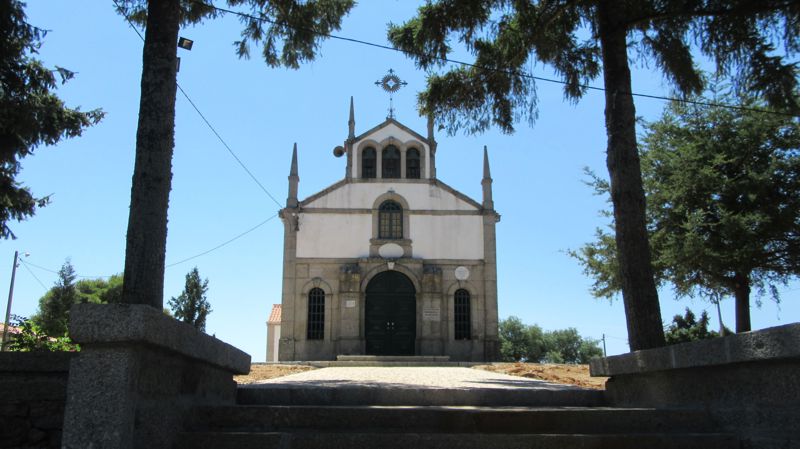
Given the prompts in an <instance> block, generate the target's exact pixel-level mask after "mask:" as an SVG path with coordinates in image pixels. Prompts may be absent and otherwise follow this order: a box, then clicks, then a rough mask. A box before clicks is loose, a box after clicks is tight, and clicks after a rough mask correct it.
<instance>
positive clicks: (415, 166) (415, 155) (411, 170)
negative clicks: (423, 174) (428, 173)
mask: <svg viewBox="0 0 800 449" xmlns="http://www.w3.org/2000/svg"><path fill="white" fill-rule="evenodd" d="M419 177H420V170H419V150H417V149H416V148H411V149H409V150H408V151H407V152H406V178H408V179H419Z"/></svg>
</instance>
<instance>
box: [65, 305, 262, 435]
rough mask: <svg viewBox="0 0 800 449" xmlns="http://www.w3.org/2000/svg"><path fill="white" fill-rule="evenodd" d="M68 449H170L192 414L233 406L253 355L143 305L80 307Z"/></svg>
mask: <svg viewBox="0 0 800 449" xmlns="http://www.w3.org/2000/svg"><path fill="white" fill-rule="evenodd" d="M70 336H71V338H72V339H73V340H74V341H76V342H77V343H79V344H80V345H81V352H80V355H79V356H77V357H75V358H73V360H72V362H71V365H70V375H69V382H68V386H67V404H66V410H65V417H64V434H63V446H62V447H63V448H66V449H79V448H80V449H85V448H104V449H123V448H124V449H132V448H156V449H160V448H163V449H168V448H171V447H172V445H173V442H174V440H175V437H176V436H177V435H178V433H179V432H181V431H182V430H183V423H184V418H185V415H186V413H187V411H188V410H189V409H190V408H191V407H193V406H197V405H223V404H233V403H234V402H235V399H236V383H235V382H234V381H233V374H245V373H247V372H249V370H250V356H249V355H248V354H245V353H244V352H242V351H240V350H238V349H236V348H234V347H233V346H231V345H228V344H226V343H223V342H221V341H219V340H217V339H216V338H214V337H211V336H209V335H206V334H204V333H202V332H199V331H197V330H196V329H195V328H194V327H192V326H191V325H188V324H186V323H182V322H179V321H177V320H175V319H173V318H171V317H169V316H166V315H164V313H163V312H162V311H161V310H156V309H154V308H152V307H149V306H145V305H139V304H113V305H111V304H80V305H76V306H74V307H73V308H72V310H71V312H70Z"/></svg>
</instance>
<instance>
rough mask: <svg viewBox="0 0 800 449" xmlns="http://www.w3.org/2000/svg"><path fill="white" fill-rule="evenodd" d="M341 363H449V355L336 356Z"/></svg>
mask: <svg viewBox="0 0 800 449" xmlns="http://www.w3.org/2000/svg"><path fill="white" fill-rule="evenodd" d="M336 360H338V361H341V362H449V361H450V356H449V355H337V356H336Z"/></svg>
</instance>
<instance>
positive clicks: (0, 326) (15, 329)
mask: <svg viewBox="0 0 800 449" xmlns="http://www.w3.org/2000/svg"><path fill="white" fill-rule="evenodd" d="M278 317H279V318H280V314H278ZM5 331H6V325H5V323H0V335H3V333H4V332H5ZM8 331H9V333H10V334H18V333H20V332H21V331H20V328H18V327H17V326H14V325H11V326H8Z"/></svg>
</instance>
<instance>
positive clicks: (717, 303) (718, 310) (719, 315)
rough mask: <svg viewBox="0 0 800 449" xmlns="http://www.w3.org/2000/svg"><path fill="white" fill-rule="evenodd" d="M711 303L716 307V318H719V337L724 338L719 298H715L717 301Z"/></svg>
mask: <svg viewBox="0 0 800 449" xmlns="http://www.w3.org/2000/svg"><path fill="white" fill-rule="evenodd" d="M713 302H714V304H716V305H717V316H718V317H719V336H720V337H724V336H725V325H724V324H722V309H720V307H719V298H717V300H716V301H713Z"/></svg>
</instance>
